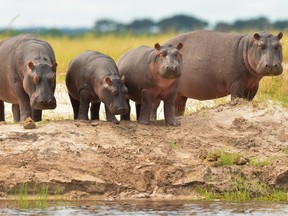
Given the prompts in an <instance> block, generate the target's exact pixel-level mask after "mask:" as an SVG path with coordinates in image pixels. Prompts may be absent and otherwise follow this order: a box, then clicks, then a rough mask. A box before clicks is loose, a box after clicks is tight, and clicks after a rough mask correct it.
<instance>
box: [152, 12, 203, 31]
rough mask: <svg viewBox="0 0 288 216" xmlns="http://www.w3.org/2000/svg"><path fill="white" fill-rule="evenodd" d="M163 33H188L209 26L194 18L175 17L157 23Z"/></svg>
mask: <svg viewBox="0 0 288 216" xmlns="http://www.w3.org/2000/svg"><path fill="white" fill-rule="evenodd" d="M157 25H158V27H159V28H160V30H161V31H164V32H165V31H170V30H171V31H177V32H179V31H182V32H187V31H191V30H195V29H203V28H205V27H206V26H208V23H207V22H206V21H202V20H199V19H197V18H195V17H192V16H186V15H175V16H172V17H170V18H166V19H162V20H161V21H159V22H158V23H157Z"/></svg>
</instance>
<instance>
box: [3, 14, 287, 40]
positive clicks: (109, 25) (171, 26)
mask: <svg viewBox="0 0 288 216" xmlns="http://www.w3.org/2000/svg"><path fill="white" fill-rule="evenodd" d="M287 28H288V20H279V21H275V22H271V21H270V20H269V19H267V18H266V17H258V18H252V19H246V20H240V19H239V20H235V21H234V22H233V23H228V22H218V23H216V25H215V26H213V27H211V26H210V25H209V23H208V22H207V21H205V20H202V19H198V18H196V17H194V16H188V15H182V14H181V15H175V16H171V17H168V18H164V19H161V20H159V21H153V20H152V19H148V18H145V19H136V20H133V21H131V22H130V23H127V24H125V23H121V22H117V21H115V20H112V19H108V18H107V19H106V18H104V19H100V20H97V21H95V24H94V26H93V27H92V28H76V29H69V28H60V29H58V28H49V29H47V28H26V29H2V30H0V33H6V34H7V33H8V34H10V35H16V34H19V33H23V32H26V33H29V32H30V33H37V34H41V35H52V36H61V35H70V36H78V35H81V34H85V33H87V32H90V33H95V34H106V33H117V34H121V33H132V34H159V33H165V32H169V31H170V32H189V31H193V30H197V29H212V30H216V31H224V32H225V31H242V30H245V31H249V30H256V31H257V30H260V31H267V30H270V29H274V30H281V31H283V30H285V29H287Z"/></svg>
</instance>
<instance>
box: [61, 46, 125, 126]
mask: <svg viewBox="0 0 288 216" xmlns="http://www.w3.org/2000/svg"><path fill="white" fill-rule="evenodd" d="M66 86H67V89H68V93H69V97H70V100H71V104H72V107H73V112H74V119H78V120H88V111H89V105H90V103H91V108H90V114H91V116H90V117H91V120H95V119H99V107H100V103H101V102H103V103H104V104H105V112H106V119H107V121H111V122H114V123H119V122H118V120H117V119H116V118H115V116H114V115H120V114H125V113H127V112H128V110H129V107H128V104H127V101H126V98H127V91H128V90H127V88H126V86H125V84H124V81H123V79H122V78H121V77H120V75H119V71H118V68H117V65H116V63H115V62H114V60H113V59H112V58H110V57H109V56H107V55H105V54H102V53H99V52H96V51H85V52H83V53H81V54H80V55H78V56H76V57H75V58H74V59H73V60H72V61H71V62H70V64H69V67H68V71H67V74H66Z"/></svg>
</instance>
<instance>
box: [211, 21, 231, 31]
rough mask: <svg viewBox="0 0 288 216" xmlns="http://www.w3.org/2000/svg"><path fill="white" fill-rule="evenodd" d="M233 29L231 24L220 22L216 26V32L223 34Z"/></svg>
mask: <svg viewBox="0 0 288 216" xmlns="http://www.w3.org/2000/svg"><path fill="white" fill-rule="evenodd" d="M232 28H233V27H232V26H231V24H228V23H225V22H219V23H217V24H216V26H215V28H214V29H215V30H216V31H222V32H226V31H230V30H231V29H232Z"/></svg>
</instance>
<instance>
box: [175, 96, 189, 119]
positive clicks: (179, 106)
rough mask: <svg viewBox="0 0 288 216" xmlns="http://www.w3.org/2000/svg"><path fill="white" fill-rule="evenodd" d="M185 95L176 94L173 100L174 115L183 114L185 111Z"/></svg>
mask: <svg viewBox="0 0 288 216" xmlns="http://www.w3.org/2000/svg"><path fill="white" fill-rule="evenodd" d="M186 102H187V97H183V96H179V95H178V96H177V97H176V100H175V114H176V116H183V115H184V112H185V107H186Z"/></svg>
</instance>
